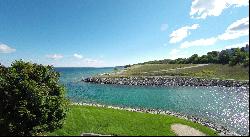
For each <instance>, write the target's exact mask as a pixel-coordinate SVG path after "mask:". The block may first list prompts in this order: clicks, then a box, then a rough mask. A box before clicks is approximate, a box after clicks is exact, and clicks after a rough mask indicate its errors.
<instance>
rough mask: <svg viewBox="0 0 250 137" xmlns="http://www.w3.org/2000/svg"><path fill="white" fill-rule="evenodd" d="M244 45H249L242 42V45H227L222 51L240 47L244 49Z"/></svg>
mask: <svg viewBox="0 0 250 137" xmlns="http://www.w3.org/2000/svg"><path fill="white" fill-rule="evenodd" d="M246 44H249V42H243V43H238V44H234V45H228V46H225V47H224V49H231V48H241V47H245V46H246Z"/></svg>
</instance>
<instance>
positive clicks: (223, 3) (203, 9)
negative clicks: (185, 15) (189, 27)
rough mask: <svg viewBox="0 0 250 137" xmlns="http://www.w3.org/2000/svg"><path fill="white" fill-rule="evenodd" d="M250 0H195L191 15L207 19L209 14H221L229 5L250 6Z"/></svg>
mask: <svg viewBox="0 0 250 137" xmlns="http://www.w3.org/2000/svg"><path fill="white" fill-rule="evenodd" d="M248 5H249V0H193V1H192V6H191V11H190V13H189V14H190V16H191V17H192V18H197V19H205V18H206V17H208V16H219V15H220V14H221V13H222V12H223V10H224V9H226V8H229V7H241V6H248Z"/></svg>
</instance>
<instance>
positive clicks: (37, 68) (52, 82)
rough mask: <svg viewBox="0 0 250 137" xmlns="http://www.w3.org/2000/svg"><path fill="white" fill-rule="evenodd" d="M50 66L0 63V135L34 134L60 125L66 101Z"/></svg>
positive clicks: (56, 74) (57, 77)
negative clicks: (5, 65)
mask: <svg viewBox="0 0 250 137" xmlns="http://www.w3.org/2000/svg"><path fill="white" fill-rule="evenodd" d="M58 82H59V73H57V72H55V71H54V69H53V68H52V67H51V66H43V65H38V64H32V63H29V62H27V63H26V62H23V61H22V60H20V61H15V62H14V63H13V64H12V65H11V67H8V68H6V67H3V66H1V67H0V131H1V132H0V135H37V134H39V133H42V132H45V131H53V130H55V129H57V128H60V127H61V126H62V125H63V120H64V118H65V117H66V112H67V104H68V101H67V100H66V99H65V97H64V92H65V89H64V87H62V86H61V85H59V84H58Z"/></svg>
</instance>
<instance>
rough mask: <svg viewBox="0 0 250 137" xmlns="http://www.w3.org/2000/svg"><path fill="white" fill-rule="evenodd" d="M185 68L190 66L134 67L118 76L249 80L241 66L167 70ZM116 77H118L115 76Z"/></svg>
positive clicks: (245, 70) (151, 65) (246, 70)
mask: <svg viewBox="0 0 250 137" xmlns="http://www.w3.org/2000/svg"><path fill="white" fill-rule="evenodd" d="M179 66H181V67H187V66H190V64H182V65H180V64H150V65H149V64H146V65H135V66H133V67H131V68H129V69H127V70H126V71H124V72H123V73H122V74H119V75H120V76H190V77H202V78H210V79H212V78H218V79H235V80H249V67H243V66H241V65H236V66H229V65H221V64H209V65H207V66H200V67H195V68H187V69H179V70H178V69H177V70H169V69H173V68H177V67H179ZM117 76H118V75H117Z"/></svg>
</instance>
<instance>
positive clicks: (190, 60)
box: [188, 54, 199, 64]
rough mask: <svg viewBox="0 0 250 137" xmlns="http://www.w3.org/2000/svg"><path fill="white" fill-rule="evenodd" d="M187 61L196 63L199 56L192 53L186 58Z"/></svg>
mask: <svg viewBox="0 0 250 137" xmlns="http://www.w3.org/2000/svg"><path fill="white" fill-rule="evenodd" d="M188 63H192V64H198V63H199V56H198V54H194V55H192V56H191V57H189V58H188Z"/></svg>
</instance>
